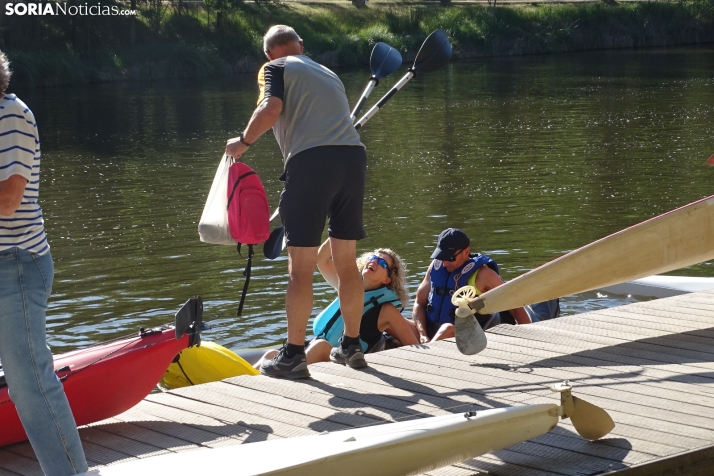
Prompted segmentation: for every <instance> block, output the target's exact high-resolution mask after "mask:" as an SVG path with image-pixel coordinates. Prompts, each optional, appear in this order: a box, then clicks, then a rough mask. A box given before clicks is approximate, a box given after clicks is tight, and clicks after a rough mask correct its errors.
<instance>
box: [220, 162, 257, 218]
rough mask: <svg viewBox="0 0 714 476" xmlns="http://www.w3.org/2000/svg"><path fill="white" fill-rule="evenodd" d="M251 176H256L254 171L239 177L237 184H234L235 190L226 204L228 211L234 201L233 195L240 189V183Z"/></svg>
mask: <svg viewBox="0 0 714 476" xmlns="http://www.w3.org/2000/svg"><path fill="white" fill-rule="evenodd" d="M249 175H256V173H255V172H254V171H252V170H251V171H250V172H246V173H244V174H243V175H239V176H238V180H236V183H234V184H233V190H231V194H230V195H229V196H228V203H226V209H228V207H230V206H231V201H232V200H233V195H235V193H236V189H237V188H238V184H240V181H241V180H243V179H244V178H246V177H247V176H249Z"/></svg>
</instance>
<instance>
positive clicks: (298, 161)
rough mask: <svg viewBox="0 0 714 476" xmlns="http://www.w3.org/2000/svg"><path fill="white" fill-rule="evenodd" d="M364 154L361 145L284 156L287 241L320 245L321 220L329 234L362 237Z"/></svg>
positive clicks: (282, 200) (282, 196) (282, 199)
mask: <svg viewBox="0 0 714 476" xmlns="http://www.w3.org/2000/svg"><path fill="white" fill-rule="evenodd" d="M366 174H367V153H366V152H365V150H364V147H362V146H321V147H314V148H312V149H307V150H304V151H302V152H300V153H299V154H296V155H295V156H293V157H291V158H290V160H288V164H287V167H286V168H285V173H283V176H282V177H280V180H281V181H283V182H284V183H285V188H284V190H283V192H282V193H281V194H280V205H279V207H280V219H281V220H282V223H283V226H284V227H285V239H286V243H287V245H288V246H300V247H311V246H320V243H321V242H322V230H323V229H324V228H325V219H326V218H329V227H328V229H327V232H328V235H329V236H331V237H333V238H337V239H340V240H361V239H362V238H364V237H366V236H367V235H366V234H365V232H364V228H363V226H362V202H363V201H364V183H365V176H366Z"/></svg>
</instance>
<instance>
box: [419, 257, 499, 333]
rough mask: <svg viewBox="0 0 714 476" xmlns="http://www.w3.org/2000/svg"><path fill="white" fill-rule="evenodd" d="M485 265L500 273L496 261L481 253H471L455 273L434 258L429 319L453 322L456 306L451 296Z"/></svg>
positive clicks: (442, 322)
mask: <svg viewBox="0 0 714 476" xmlns="http://www.w3.org/2000/svg"><path fill="white" fill-rule="evenodd" d="M484 265H485V266H488V267H489V268H491V269H492V270H494V271H495V272H496V273H498V265H497V264H496V262H495V261H494V260H492V259H491V258H489V257H488V256H485V255H482V254H481V253H477V254H475V255H471V259H469V260H468V261H467V262H466V263H464V265H463V266H461V267H460V268H457V269H455V270H454V272H453V273H449V271H447V269H446V268H445V267H444V266H443V264H442V261H440V260H434V264H433V266H432V267H431V273H430V274H429V279H430V280H431V290H430V291H429V304H428V305H427V307H426V318H427V320H428V321H429V322H432V323H438V324H445V323H451V324H453V322H454V317H455V316H454V313H455V311H456V306H454V305H453V304H451V296H452V295H453V294H454V291H456V290H457V289H459V288H461V287H463V286H466V285H467V284H468V280H469V278H470V277H471V276H472V275H473V274H474V273H475V272H476V271H478V270H479V269H481V267H483V266H484ZM499 274H500V273H499Z"/></svg>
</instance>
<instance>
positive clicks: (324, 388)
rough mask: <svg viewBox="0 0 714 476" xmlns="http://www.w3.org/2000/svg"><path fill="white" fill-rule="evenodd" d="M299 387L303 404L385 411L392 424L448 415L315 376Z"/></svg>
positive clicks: (249, 383) (272, 387)
mask: <svg viewBox="0 0 714 476" xmlns="http://www.w3.org/2000/svg"><path fill="white" fill-rule="evenodd" d="M224 382H226V383H231V384H234V385H238V386H242V387H246V388H251V389H252V390H256V391H258V392H265V393H277V392H280V391H281V390H282V389H284V387H285V385H284V384H283V383H282V382H279V381H276V380H275V379H266V378H262V379H254V378H243V379H242V378H234V379H228V380H225V381H224ZM300 385H302V386H300ZM295 387H296V388H295V389H294V390H293V391H294V393H293V397H292V398H294V399H296V400H298V401H300V402H309V403H314V404H316V405H323V406H329V407H331V408H333V409H338V410H343V409H345V408H349V409H350V411H358V412H365V411H371V409H374V410H381V411H384V412H385V414H386V415H388V416H389V418H387V419H388V420H404V419H405V418H406V417H408V416H410V415H420V414H429V415H441V414H443V413H444V411H443V410H442V409H441V408H438V407H436V406H433V405H431V406H425V405H419V404H416V405H410V406H407V405H405V402H404V401H402V400H399V399H395V398H392V397H391V396H389V395H381V394H379V393H371V392H370V393H369V394H365V393H364V392H365V389H364V388H360V389H359V390H352V389H349V388H348V387H344V386H340V387H334V386H332V385H329V384H327V383H323V382H321V381H320V380H319V379H316V378H315V376H313V378H312V379H310V380H305V381H304V382H302V383H301V384H298V383H296V384H295Z"/></svg>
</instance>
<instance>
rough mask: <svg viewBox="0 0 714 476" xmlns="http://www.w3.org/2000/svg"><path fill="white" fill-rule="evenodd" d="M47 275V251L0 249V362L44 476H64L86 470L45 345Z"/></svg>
mask: <svg viewBox="0 0 714 476" xmlns="http://www.w3.org/2000/svg"><path fill="white" fill-rule="evenodd" d="M53 277H54V265H53V263H52V256H51V255H50V253H46V254H44V255H42V256H38V255H36V254H32V253H30V252H28V251H25V250H22V249H20V248H10V249H8V250H4V251H0V361H2V367H3V370H4V371H5V378H6V381H7V384H8V387H9V389H10V397H11V398H12V401H13V403H14V404H15V407H16V408H17V412H18V414H19V415H20V420H21V421H22V425H23V426H24V427H25V431H26V432H27V436H28V438H29V440H30V443H31V444H32V448H33V449H34V450H35V454H36V455H37V459H38V460H39V462H40V465H41V466H42V470H43V471H44V473H45V474H47V475H57V476H66V475H71V474H77V473H81V472H84V471H87V461H86V459H85V458H84V451H83V450H82V442H81V441H80V439H79V433H78V432H77V426H76V424H75V422H74V417H73V416H72V411H71V410H70V408H69V403H67V397H66V396H65V394H64V389H63V388H62V384H61V383H60V381H59V379H58V378H57V376H56V375H55V373H54V362H53V360H52V353H51V352H50V349H49V348H48V347H47V340H46V334H45V332H46V330H45V321H46V317H45V311H46V310H47V299H48V298H49V297H50V293H51V292H52V278H53ZM0 424H1V423H0Z"/></svg>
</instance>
